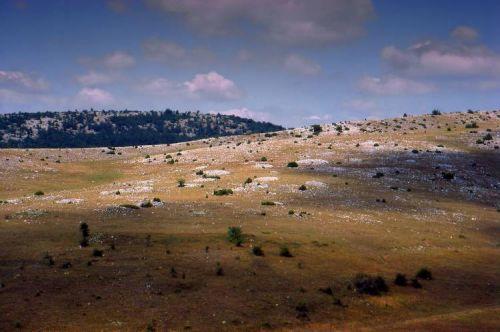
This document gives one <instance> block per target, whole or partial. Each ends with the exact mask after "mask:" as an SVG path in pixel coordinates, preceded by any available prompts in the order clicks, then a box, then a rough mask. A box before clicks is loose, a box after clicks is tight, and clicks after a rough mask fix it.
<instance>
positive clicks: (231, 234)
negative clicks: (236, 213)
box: [227, 226, 243, 246]
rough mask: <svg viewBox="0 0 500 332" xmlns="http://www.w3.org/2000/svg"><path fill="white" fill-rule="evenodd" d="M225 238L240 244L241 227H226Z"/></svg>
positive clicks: (241, 236) (241, 238) (241, 240)
mask: <svg viewBox="0 0 500 332" xmlns="http://www.w3.org/2000/svg"><path fill="white" fill-rule="evenodd" d="M227 239H228V240H229V242H232V243H234V244H236V245H237V246H241V244H242V243H243V232H242V231H241V228H240V227H238V226H231V227H229V228H228V229H227Z"/></svg>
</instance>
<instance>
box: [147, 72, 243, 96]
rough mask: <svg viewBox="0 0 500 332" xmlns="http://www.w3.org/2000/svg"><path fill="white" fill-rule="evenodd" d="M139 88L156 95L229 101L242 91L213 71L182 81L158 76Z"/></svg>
mask: <svg viewBox="0 0 500 332" xmlns="http://www.w3.org/2000/svg"><path fill="white" fill-rule="evenodd" d="M139 89H140V90H141V91H143V92H146V93H148V94H152V95H156V96H172V97H178V98H185V99H206V100H212V101H231V100H236V99H240V98H241V97H243V92H242V91H241V90H240V89H239V88H238V87H237V86H236V84H235V83H234V82H233V81H231V80H230V79H228V78H225V77H224V76H222V75H220V74H219V73H217V72H215V71H211V72H208V73H206V74H196V75H195V76H194V77H193V79H191V80H189V81H185V82H183V83H179V82H174V81H171V80H168V79H166V78H163V77H159V78H155V79H152V80H150V81H148V82H146V83H144V84H143V85H141V86H140V88H139Z"/></svg>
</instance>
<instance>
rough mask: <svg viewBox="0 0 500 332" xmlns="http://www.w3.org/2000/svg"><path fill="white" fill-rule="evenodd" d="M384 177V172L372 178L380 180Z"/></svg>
mask: <svg viewBox="0 0 500 332" xmlns="http://www.w3.org/2000/svg"><path fill="white" fill-rule="evenodd" d="M383 176H384V173H382V172H377V174H375V175H374V176H372V178H374V179H379V178H381V177H383Z"/></svg>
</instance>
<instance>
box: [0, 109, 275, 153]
mask: <svg viewBox="0 0 500 332" xmlns="http://www.w3.org/2000/svg"><path fill="white" fill-rule="evenodd" d="M283 129H284V128H283V127H281V126H278V125H274V124H272V123H269V122H258V121H254V120H251V119H246V118H241V117H237V116H234V115H221V114H205V113H201V112H199V111H197V112H179V111H172V110H169V109H167V110H165V111H145V112H142V111H129V110H124V111H96V110H90V111H87V110H85V111H68V112H36V113H10V114H0V148H69V147H99V146H130V145H149V144H165V143H175V142H183V141H190V140H196V139H201V138H208V137H217V136H228V135H241V134H251V133H263V132H272V131H278V130H283Z"/></svg>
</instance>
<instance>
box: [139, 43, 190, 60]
mask: <svg viewBox="0 0 500 332" xmlns="http://www.w3.org/2000/svg"><path fill="white" fill-rule="evenodd" d="M142 47H143V49H144V53H145V54H146V56H147V57H149V58H152V59H173V60H178V59H181V58H183V57H184V56H186V54H187V51H186V49H185V48H184V47H182V46H180V45H179V44H176V43H173V42H169V41H164V40H160V39H157V38H153V39H148V40H146V41H145V42H144V43H143V45H142Z"/></svg>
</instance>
